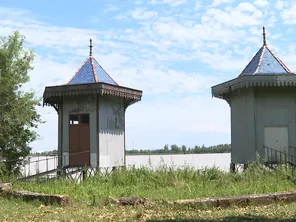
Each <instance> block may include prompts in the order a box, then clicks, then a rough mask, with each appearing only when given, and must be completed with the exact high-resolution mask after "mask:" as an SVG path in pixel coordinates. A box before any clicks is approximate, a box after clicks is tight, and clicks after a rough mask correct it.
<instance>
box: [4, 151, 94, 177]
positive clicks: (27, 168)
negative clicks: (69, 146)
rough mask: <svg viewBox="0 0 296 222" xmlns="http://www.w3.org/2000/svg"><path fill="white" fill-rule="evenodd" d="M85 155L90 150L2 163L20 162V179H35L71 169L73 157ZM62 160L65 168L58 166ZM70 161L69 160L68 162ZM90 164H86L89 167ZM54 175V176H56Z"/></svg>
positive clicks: (29, 157) (30, 157)
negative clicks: (63, 169)
mask: <svg viewBox="0 0 296 222" xmlns="http://www.w3.org/2000/svg"><path fill="white" fill-rule="evenodd" d="M84 153H90V150H87V151H82V152H76V153H72V154H69V153H68V154H66V155H65V154H63V155H37V156H28V157H26V158H24V159H11V160H5V159H2V160H0V163H9V162H14V163H15V162H19V163H20V164H21V173H22V176H21V177H20V178H25V177H33V176H35V175H36V176H38V175H46V174H55V175H56V171H58V170H60V169H62V168H66V167H69V161H70V157H71V156H76V155H81V154H84ZM59 159H60V160H61V162H62V163H63V166H58V160H59ZM67 159H68V160H67ZM89 164H90V163H89V162H88V163H85V164H84V166H85V165H89ZM55 175H52V176H55Z"/></svg>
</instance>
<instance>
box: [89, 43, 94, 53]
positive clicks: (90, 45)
mask: <svg viewBox="0 0 296 222" xmlns="http://www.w3.org/2000/svg"><path fill="white" fill-rule="evenodd" d="M92 47H93V45H92V40H91V39H90V40H89V56H92Z"/></svg>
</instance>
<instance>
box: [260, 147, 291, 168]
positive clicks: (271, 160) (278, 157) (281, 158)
mask: <svg viewBox="0 0 296 222" xmlns="http://www.w3.org/2000/svg"><path fill="white" fill-rule="evenodd" d="M263 147H264V148H265V150H266V156H265V161H266V163H268V164H286V163H288V164H291V165H294V166H296V156H295V155H291V154H289V153H287V152H281V151H278V150H276V149H273V148H270V147H267V146H263ZM295 148H296V147H295Z"/></svg>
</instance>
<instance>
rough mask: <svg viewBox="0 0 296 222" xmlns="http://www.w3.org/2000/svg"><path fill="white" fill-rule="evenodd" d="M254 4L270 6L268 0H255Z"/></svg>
mask: <svg viewBox="0 0 296 222" xmlns="http://www.w3.org/2000/svg"><path fill="white" fill-rule="evenodd" d="M254 5H256V6H258V7H267V6H269V2H268V1H267V0H256V1H254Z"/></svg>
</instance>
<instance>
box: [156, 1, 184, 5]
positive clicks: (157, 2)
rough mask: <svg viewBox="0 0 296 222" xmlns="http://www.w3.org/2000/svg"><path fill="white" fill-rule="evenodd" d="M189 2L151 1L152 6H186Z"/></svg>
mask: <svg viewBox="0 0 296 222" xmlns="http://www.w3.org/2000/svg"><path fill="white" fill-rule="evenodd" d="M186 2H187V0H151V4H153V5H154V4H169V5H171V6H178V5H182V4H185V3H186Z"/></svg>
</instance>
